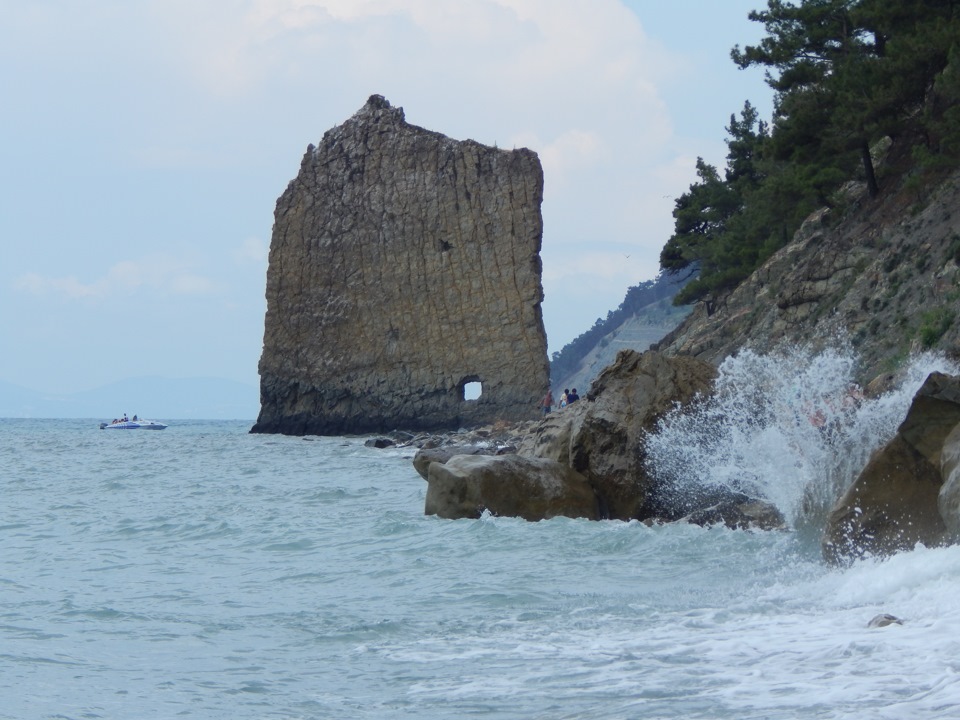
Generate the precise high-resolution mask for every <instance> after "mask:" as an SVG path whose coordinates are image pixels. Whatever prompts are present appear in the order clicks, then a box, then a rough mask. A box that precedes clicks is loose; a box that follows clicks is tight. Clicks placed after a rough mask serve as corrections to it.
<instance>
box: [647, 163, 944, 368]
mask: <svg viewBox="0 0 960 720" xmlns="http://www.w3.org/2000/svg"><path fill="white" fill-rule="evenodd" d="M848 196H849V198H850V203H851V204H850V206H849V207H848V208H847V209H846V211H845V212H843V213H840V212H838V211H833V212H828V211H826V210H821V211H819V212H817V213H814V214H813V215H811V216H810V218H808V219H807V221H806V222H805V223H804V225H803V227H801V229H800V230H799V231H798V232H797V234H796V236H795V237H794V238H793V240H792V241H791V242H790V243H789V244H788V245H786V246H785V247H784V248H782V249H781V250H780V251H779V252H777V253H776V254H775V255H774V256H773V257H771V258H770V260H769V261H767V262H766V263H765V264H764V265H763V266H761V267H760V268H758V269H757V270H756V271H755V272H754V273H753V274H752V275H751V276H750V277H749V278H747V280H745V281H744V282H743V283H742V284H741V285H740V286H739V287H737V288H736V289H735V290H734V291H733V292H732V293H731V294H730V295H729V296H728V297H726V298H725V299H723V301H722V302H720V303H718V304H716V305H715V306H713V307H708V306H707V305H706V304H704V303H700V304H698V305H697V306H696V307H695V309H694V311H693V313H692V314H691V315H690V316H689V317H688V318H687V320H686V321H685V322H684V323H682V324H681V325H680V327H678V328H677V329H676V330H675V331H674V332H673V333H671V334H670V335H668V336H667V337H666V338H665V339H664V340H663V341H662V342H661V343H660V345H659V347H660V349H661V350H662V351H664V352H667V353H670V354H680V355H693V356H695V357H698V358H701V359H704V360H708V361H710V362H712V363H714V364H717V363H720V362H721V361H722V360H723V359H724V358H726V357H727V356H729V355H731V354H734V353H736V352H737V351H738V350H740V349H741V348H744V347H750V348H753V349H755V350H757V351H760V352H766V351H770V350H773V349H775V348H777V346H778V345H781V344H784V343H789V344H812V345H813V346H814V347H816V346H818V345H819V346H823V345H837V344H838V342H849V343H850V344H851V345H852V346H853V349H854V350H855V351H856V352H857V354H858V355H859V357H860V358H861V365H862V367H861V370H860V372H861V375H862V379H864V380H869V379H871V378H873V377H875V376H877V375H878V374H881V373H884V372H887V371H892V370H895V369H896V368H897V367H898V365H899V364H900V363H902V362H903V361H904V360H905V359H906V358H907V356H908V355H909V354H910V353H911V352H914V351H918V350H926V349H930V350H940V351H943V352H946V353H947V354H951V355H960V324H958V323H957V320H958V319H960V267H958V261H960V172H955V173H953V174H952V175H950V176H947V177H945V178H944V179H943V180H942V181H941V182H939V183H936V184H935V185H932V186H930V187H929V188H927V189H926V190H924V191H918V190H916V189H912V188H911V186H910V184H909V183H903V184H902V185H901V186H900V187H899V188H898V187H896V186H893V185H892V183H891V185H890V187H888V189H886V190H884V192H883V193H882V194H881V195H880V196H879V197H877V198H870V197H869V196H868V195H867V194H866V192H865V191H864V189H863V188H857V187H850V188H848Z"/></svg>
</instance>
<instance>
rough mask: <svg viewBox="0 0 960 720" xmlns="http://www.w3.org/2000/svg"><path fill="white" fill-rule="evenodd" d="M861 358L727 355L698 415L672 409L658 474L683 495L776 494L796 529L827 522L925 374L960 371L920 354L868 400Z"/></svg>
mask: <svg viewBox="0 0 960 720" xmlns="http://www.w3.org/2000/svg"><path fill="white" fill-rule="evenodd" d="M857 363H858V361H857V357H856V355H855V354H854V353H853V352H852V351H850V349H849V348H847V347H844V346H843V345H840V346H839V347H837V348H829V349H826V350H821V351H818V352H813V351H811V350H809V349H805V348H801V347H789V348H785V349H782V350H780V351H778V352H775V353H771V354H769V355H760V354H758V353H755V352H753V351H751V350H745V351H742V352H740V353H739V354H737V355H735V356H733V357H730V358H728V359H727V360H726V361H724V363H723V364H722V365H721V366H720V369H719V377H718V379H717V384H716V394H715V395H714V396H713V397H711V398H710V399H708V400H706V401H705V402H703V403H701V404H700V405H699V406H698V407H697V408H696V409H695V410H694V411H692V412H683V411H681V410H677V411H675V412H674V413H672V414H670V415H669V416H668V417H666V418H665V419H664V420H663V421H662V422H661V423H660V426H659V428H658V429H657V431H656V432H655V433H654V434H653V435H651V436H650V437H649V438H648V439H647V442H646V448H647V454H648V458H649V459H648V464H649V468H650V470H651V472H652V473H653V474H654V476H655V477H657V478H658V480H660V481H661V482H663V483H664V484H665V485H666V486H667V487H668V488H670V492H672V493H673V494H675V495H676V496H678V497H682V496H683V495H684V494H690V493H697V492H701V491H702V490H703V489H708V488H715V487H725V488H728V489H731V490H736V491H741V492H744V493H747V494H749V495H752V496H754V497H761V498H764V499H766V500H769V501H770V502H772V503H774V504H775V505H776V506H777V507H778V508H779V509H780V510H781V512H783V514H784V516H785V517H786V518H787V519H788V520H789V521H790V522H791V523H792V524H793V525H794V527H804V526H809V525H811V524H812V525H814V526H819V525H820V524H821V523H822V521H823V518H824V516H825V514H826V512H827V511H828V510H829V508H830V507H831V506H832V505H833V503H834V502H835V501H836V500H837V498H838V497H839V496H840V494H842V492H843V491H844V490H845V489H846V488H847V487H848V486H849V484H850V483H851V482H852V481H853V479H855V477H856V475H857V474H858V473H859V472H860V470H862V469H863V467H864V465H865V464H866V462H867V460H868V459H869V457H870V454H871V453H872V452H873V451H874V450H875V449H877V448H878V447H880V446H881V445H882V444H883V443H885V442H887V441H888V440H890V438H892V437H893V435H894V433H895V432H896V429H897V427H898V426H899V424H900V423H901V422H902V421H903V418H904V416H905V414H906V411H907V409H908V408H909V405H910V401H911V399H912V398H913V396H914V395H915V394H916V391H917V390H918V389H919V387H920V385H921V384H922V383H923V381H924V380H925V379H926V377H927V376H928V375H929V374H930V373H931V372H933V371H935V370H938V371H942V372H948V373H957V372H958V366H957V365H956V364H955V363H952V362H950V361H948V360H946V359H945V358H944V357H942V356H940V355H937V354H934V353H924V354H920V355H917V356H914V357H912V358H911V359H910V361H909V362H908V363H907V365H906V367H905V369H904V371H903V372H902V373H900V375H899V377H898V381H897V383H896V386H895V387H894V388H893V389H891V390H890V391H889V392H886V393H884V394H882V395H880V396H879V397H876V398H863V397H861V396H860V390H859V389H858V386H855V382H854V378H855V376H856V371H857Z"/></svg>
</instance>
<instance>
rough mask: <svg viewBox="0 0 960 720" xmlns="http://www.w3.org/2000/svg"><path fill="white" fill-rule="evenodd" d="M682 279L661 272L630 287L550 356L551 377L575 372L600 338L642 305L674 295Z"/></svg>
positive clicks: (642, 306) (648, 304) (681, 283)
mask: <svg viewBox="0 0 960 720" xmlns="http://www.w3.org/2000/svg"><path fill="white" fill-rule="evenodd" d="M684 282H686V279H684V278H677V277H670V276H667V275H666V274H663V273H661V274H660V275H659V276H658V277H657V278H656V280H647V281H645V282H642V283H640V284H639V285H634V286H633V287H631V288H629V289H628V290H627V294H626V296H625V297H624V298H623V302H622V303H620V306H619V307H618V308H617V309H616V310H611V311H610V312H608V313H607V317H606V318H597V321H596V322H595V323H594V324H593V327H591V328H590V329H589V330H587V331H586V332H585V333H581V334H580V335H579V336H577V338H575V339H574V340H572V341H570V342H569V343H567V344H566V345H564V347H563V349H562V350H559V351H557V352H555V353H553V357H552V358H551V360H550V377H551V378H564V377H567V376H568V375H571V374H573V373H574V372H576V371H577V369H578V368H579V367H580V363H581V361H582V360H583V359H584V358H585V357H586V356H587V354H588V353H589V352H590V351H591V350H592V349H593V348H594V347H596V345H597V343H599V342H600V340H601V338H603V337H604V336H606V335H608V334H610V333H611V332H612V331H613V330H615V329H616V328H618V327H619V326H620V325H622V324H623V322H624V321H625V320H627V319H628V318H630V317H632V316H634V315H636V314H637V313H639V312H640V311H642V310H643V309H644V308H647V307H649V306H650V305H653V304H654V303H657V302H659V301H661V300H667V299H670V298H673V297H674V296H675V295H676V294H677V291H678V290H679V289H680V288H682V287H683V284H684Z"/></svg>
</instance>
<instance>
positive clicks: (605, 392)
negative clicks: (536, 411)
mask: <svg viewBox="0 0 960 720" xmlns="http://www.w3.org/2000/svg"><path fill="white" fill-rule="evenodd" d="M715 377H716V369H715V368H714V367H713V366H712V365H710V364H708V363H706V362H703V361H701V360H696V359H694V358H686V357H674V358H669V357H666V356H664V355H662V354H660V353H658V352H655V351H647V352H645V353H642V354H641V353H638V352H636V351H633V350H622V351H621V352H620V353H618V355H617V359H616V362H615V363H614V364H613V365H611V366H609V367H608V368H606V369H605V370H604V371H603V372H602V373H601V374H600V376H599V377H598V378H597V379H596V381H595V382H594V383H593V385H592V386H591V388H590V391H589V392H588V393H587V396H586V397H585V398H584V399H581V400H580V401H579V402H577V403H574V404H573V405H571V406H569V407H567V408H564V409H563V410H562V411H560V412H556V413H551V414H550V416H548V417H547V418H546V419H545V420H544V421H543V422H541V423H540V425H539V426H538V428H537V429H536V430H535V431H534V433H533V434H532V437H531V438H529V439H528V440H527V441H525V442H524V443H523V444H522V445H521V447H520V454H522V455H526V456H530V457H545V458H549V459H551V460H555V461H557V462H560V463H564V464H567V465H570V466H571V467H572V468H573V469H574V470H576V471H577V472H579V473H581V474H582V475H583V476H584V477H586V478H587V480H589V482H590V484H591V485H592V486H593V488H594V490H595V491H596V492H597V496H598V497H599V498H600V503H601V509H602V512H603V514H604V517H609V518H613V519H618V520H631V519H645V518H647V517H651V516H653V515H657V516H663V512H662V511H663V510H664V508H661V507H654V506H653V505H652V502H653V499H654V492H653V490H654V488H655V484H656V483H655V480H654V479H653V478H651V477H649V475H648V473H647V471H646V469H645V467H644V459H645V455H644V450H643V443H642V440H643V436H644V434H645V433H646V432H648V431H649V430H652V429H653V428H654V427H655V426H656V424H657V422H658V421H659V420H660V418H662V417H663V416H664V415H665V414H666V413H667V412H669V411H670V410H672V409H673V408H674V407H675V406H676V405H677V404H680V405H686V404H689V403H690V402H691V401H692V400H693V399H694V398H695V397H697V396H698V395H703V394H707V393H710V392H711V391H712V387H713V380H714V378H715ZM688 512H689V508H684V509H683V510H682V511H681V510H677V511H676V512H671V513H667V519H677V518H679V517H682V516H683V515H686V514H687V513H688Z"/></svg>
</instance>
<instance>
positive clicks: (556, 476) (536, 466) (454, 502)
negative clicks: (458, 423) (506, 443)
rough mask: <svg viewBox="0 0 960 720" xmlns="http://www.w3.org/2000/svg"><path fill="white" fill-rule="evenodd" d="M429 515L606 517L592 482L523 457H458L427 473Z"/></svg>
mask: <svg viewBox="0 0 960 720" xmlns="http://www.w3.org/2000/svg"><path fill="white" fill-rule="evenodd" d="M427 484H428V487H427V498H426V502H425V506H424V512H425V513H426V514H427V515H439V516H440V517H442V518H448V519H458V518H478V517H480V515H481V514H482V513H483V511H484V510H488V511H489V512H491V513H493V514H494V515H506V516H511V517H521V518H524V519H525V520H531V521H536V520H546V519H548V518H552V517H558V516H565V517H582V518H587V519H589V520H596V519H598V518H599V517H600V514H599V508H598V503H597V497H596V495H595V493H594V492H593V489H592V488H591V487H590V485H589V483H587V481H586V479H585V478H584V477H583V476H582V475H580V474H579V473H578V472H576V471H575V470H573V469H571V468H570V467H569V466H566V465H562V464H561V463H558V462H554V461H552V460H544V459H539V458H524V457H520V456H518V455H499V456H490V455H456V456H454V457H452V458H450V459H449V460H447V461H446V462H432V463H430V465H429V467H428V469H427Z"/></svg>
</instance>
